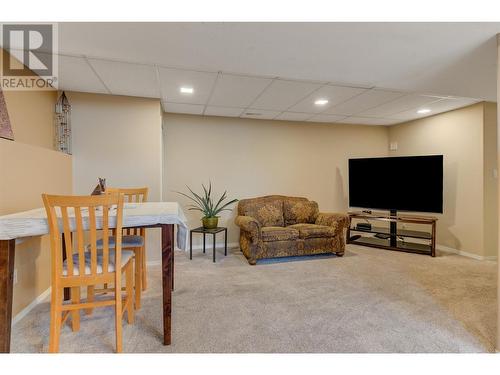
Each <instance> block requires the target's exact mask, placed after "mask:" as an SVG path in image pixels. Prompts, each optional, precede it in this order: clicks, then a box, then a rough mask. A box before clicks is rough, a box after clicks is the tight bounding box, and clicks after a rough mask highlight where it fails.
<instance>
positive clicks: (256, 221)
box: [235, 195, 348, 265]
mask: <svg viewBox="0 0 500 375" xmlns="http://www.w3.org/2000/svg"><path fill="white" fill-rule="evenodd" d="M347 222H348V220H347V215H344V214H338V213H322V212H319V209H318V204H317V203H316V202H314V201H310V200H308V199H307V198H301V197H287V196H282V195H268V196H265V197H258V198H251V199H242V200H240V201H239V203H238V216H237V217H236V219H235V223H236V225H238V226H239V227H240V247H241V251H242V252H243V254H244V255H245V256H246V258H247V259H248V263H250V264H252V265H254V264H256V262H257V259H263V258H278V257H286V256H295V255H312V254H324V253H335V254H337V255H338V256H342V255H344V249H345V237H344V229H345V228H346V225H347Z"/></svg>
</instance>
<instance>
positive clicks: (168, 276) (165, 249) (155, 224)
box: [0, 202, 188, 353]
mask: <svg viewBox="0 0 500 375" xmlns="http://www.w3.org/2000/svg"><path fill="white" fill-rule="evenodd" d="M114 216H115V219H113V212H111V211H110V213H109V227H110V229H112V228H114V227H115V225H116V210H115V214H114ZM96 219H97V220H96V222H97V225H99V223H101V224H102V220H99V218H98V217H96ZM71 221H72V223H74V217H73V220H71V217H70V222H71ZM70 225H74V224H70ZM83 225H84V229H85V228H88V221H87V220H86V219H85V217H84V218H83ZM174 226H177V247H178V248H180V249H181V250H186V249H187V235H188V226H187V220H186V216H185V215H184V212H183V211H182V208H181V206H180V205H179V203H177V202H144V203H125V204H124V207H123V228H160V229H161V273H162V287H163V298H162V304H163V345H170V344H171V316H172V289H173V272H174ZM73 228H75V227H72V229H73ZM98 229H102V227H99V226H98ZM48 233H49V226H48V222H47V214H46V211H45V209H44V208H37V209H33V210H29V211H23V212H18V213H13V214H9V215H4V216H0V353H9V352H10V341H11V327H12V297H13V287H14V256H15V251H16V250H15V249H16V242H19V241H22V240H23V239H24V238H27V237H34V236H43V235H46V234H48ZM63 244H64V239H63ZM44 250H45V251H48V249H44Z"/></svg>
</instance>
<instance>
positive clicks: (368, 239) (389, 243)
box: [347, 210, 437, 257]
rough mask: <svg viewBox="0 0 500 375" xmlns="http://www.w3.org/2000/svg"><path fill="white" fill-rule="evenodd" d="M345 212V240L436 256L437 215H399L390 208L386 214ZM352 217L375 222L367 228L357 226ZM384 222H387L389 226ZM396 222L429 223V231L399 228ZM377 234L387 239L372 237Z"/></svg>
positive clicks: (363, 244)
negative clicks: (414, 240)
mask: <svg viewBox="0 0 500 375" xmlns="http://www.w3.org/2000/svg"><path fill="white" fill-rule="evenodd" d="M348 215H349V226H348V229H347V243H351V244H356V245H361V246H369V247H376V248H381V249H387V250H395V251H404V252H408V253H417V254H426V255H430V256H433V257H434V256H436V222H437V218H436V217H432V216H413V215H404V216H403V215H401V216H399V215H398V214H397V212H396V210H391V211H390V213H389V214H386V213H381V212H378V213H376V212H372V213H366V212H349V213H348ZM355 219H360V220H364V221H368V222H370V223H371V222H375V223H374V224H373V223H372V226H371V228H370V229H364V228H356V227H355V226H354V225H353V220H355ZM377 223H379V226H376V224H377ZM384 223H385V224H386V225H385V226H384V225H383V224H384ZM387 223H389V227H388V228H387ZM398 223H411V224H422V225H429V226H430V227H431V228H430V231H417V230H407V229H399V228H398ZM351 232H355V235H352V234H351ZM362 233H365V234H368V236H363V235H362ZM376 234H380V235H385V236H381V237H387V238H377V237H375V236H374V235H376ZM407 239H409V240H410V241H411V239H419V240H425V241H423V242H427V243H418V242H409V241H407Z"/></svg>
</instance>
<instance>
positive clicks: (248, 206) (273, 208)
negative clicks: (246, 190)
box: [238, 196, 285, 227]
mask: <svg viewBox="0 0 500 375" xmlns="http://www.w3.org/2000/svg"><path fill="white" fill-rule="evenodd" d="M238 215H244V216H251V217H253V218H254V219H255V220H257V221H258V222H259V223H260V225H262V226H263V227H283V226H284V225H285V220H284V218H283V198H282V197H281V196H266V197H259V198H251V199H242V200H240V201H239V202H238Z"/></svg>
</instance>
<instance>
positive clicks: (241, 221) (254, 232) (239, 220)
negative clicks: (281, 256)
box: [234, 216, 260, 243]
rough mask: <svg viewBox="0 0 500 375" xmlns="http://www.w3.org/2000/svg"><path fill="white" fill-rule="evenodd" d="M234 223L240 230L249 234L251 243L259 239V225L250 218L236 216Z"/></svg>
mask: <svg viewBox="0 0 500 375" xmlns="http://www.w3.org/2000/svg"><path fill="white" fill-rule="evenodd" d="M234 223H235V224H236V225H237V226H239V227H240V229H241V230H244V231H245V232H248V233H250V237H251V239H252V242H253V243H257V242H258V241H259V238H260V224H259V222H258V221H257V220H255V219H254V218H253V217H251V216H236V219H235V220H234Z"/></svg>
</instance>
